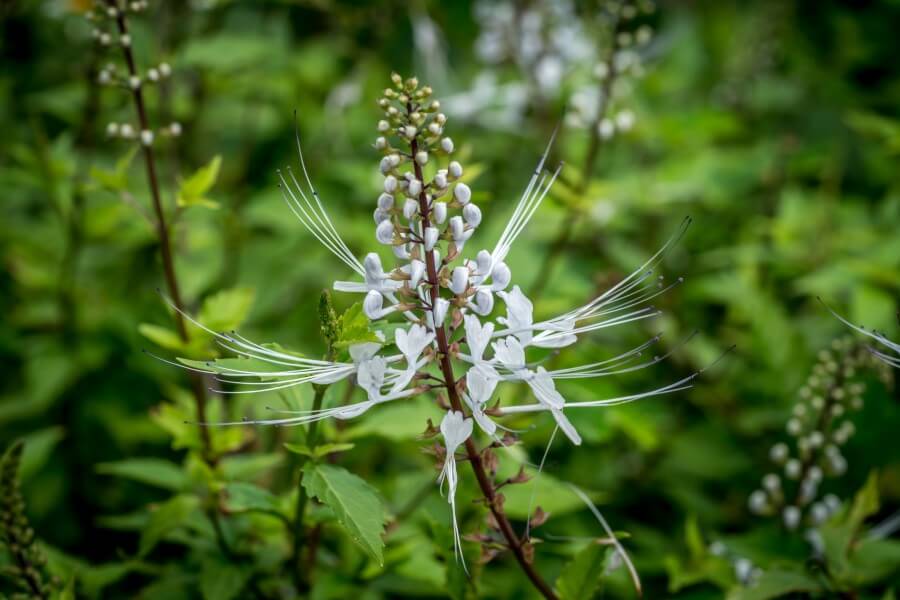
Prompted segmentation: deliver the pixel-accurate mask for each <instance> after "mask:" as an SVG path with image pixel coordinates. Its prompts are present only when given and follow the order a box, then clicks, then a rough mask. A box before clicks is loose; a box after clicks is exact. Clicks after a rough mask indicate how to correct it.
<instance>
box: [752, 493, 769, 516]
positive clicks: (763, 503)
mask: <svg viewBox="0 0 900 600" xmlns="http://www.w3.org/2000/svg"><path fill="white" fill-rule="evenodd" d="M747 506H748V507H749V508H750V512H752V513H754V514H757V515H761V514H763V513H765V512H766V511H767V510H768V509H769V497H768V496H766V493H765V492H764V491H762V490H756V491H755V492H753V493H752V494H750V498H748V499H747Z"/></svg>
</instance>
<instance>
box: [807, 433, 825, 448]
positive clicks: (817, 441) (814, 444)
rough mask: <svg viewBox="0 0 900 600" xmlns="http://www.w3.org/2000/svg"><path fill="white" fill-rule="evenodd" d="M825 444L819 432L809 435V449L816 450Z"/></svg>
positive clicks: (823, 437)
mask: <svg viewBox="0 0 900 600" xmlns="http://www.w3.org/2000/svg"><path fill="white" fill-rule="evenodd" d="M824 442H825V436H824V435H822V432H821V431H813V432H812V433H811V434H809V447H810V448H818V447H820V446H821V445H822V444H823V443H824Z"/></svg>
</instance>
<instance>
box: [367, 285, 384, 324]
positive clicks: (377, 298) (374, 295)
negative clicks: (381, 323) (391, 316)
mask: <svg viewBox="0 0 900 600" xmlns="http://www.w3.org/2000/svg"><path fill="white" fill-rule="evenodd" d="M383 305H384V298H383V297H382V295H381V292H378V291H375V290H370V291H369V293H368V294H366V299H365V300H364V301H363V312H365V313H366V316H367V317H369V319H370V320H372V321H374V320H375V319H380V318H381V317H382V315H383V311H382V306H383Z"/></svg>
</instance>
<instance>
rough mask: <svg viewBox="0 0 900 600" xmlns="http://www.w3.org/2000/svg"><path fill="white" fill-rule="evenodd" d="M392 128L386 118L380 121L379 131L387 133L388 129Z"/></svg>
mask: <svg viewBox="0 0 900 600" xmlns="http://www.w3.org/2000/svg"><path fill="white" fill-rule="evenodd" d="M390 128H391V124H390V123H388V122H387V121H385V120H384V119H382V120H380V121H378V131H380V132H381V133H386V132H387V130H388V129H390Z"/></svg>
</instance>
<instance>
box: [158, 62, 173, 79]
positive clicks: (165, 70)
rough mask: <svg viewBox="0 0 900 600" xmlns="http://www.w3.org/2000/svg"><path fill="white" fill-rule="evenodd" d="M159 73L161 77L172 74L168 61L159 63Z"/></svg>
mask: <svg viewBox="0 0 900 600" xmlns="http://www.w3.org/2000/svg"><path fill="white" fill-rule="evenodd" d="M159 74H160V75H162V76H163V77H168V76H169V75H171V74H172V67H170V66H169V63H159Z"/></svg>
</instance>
